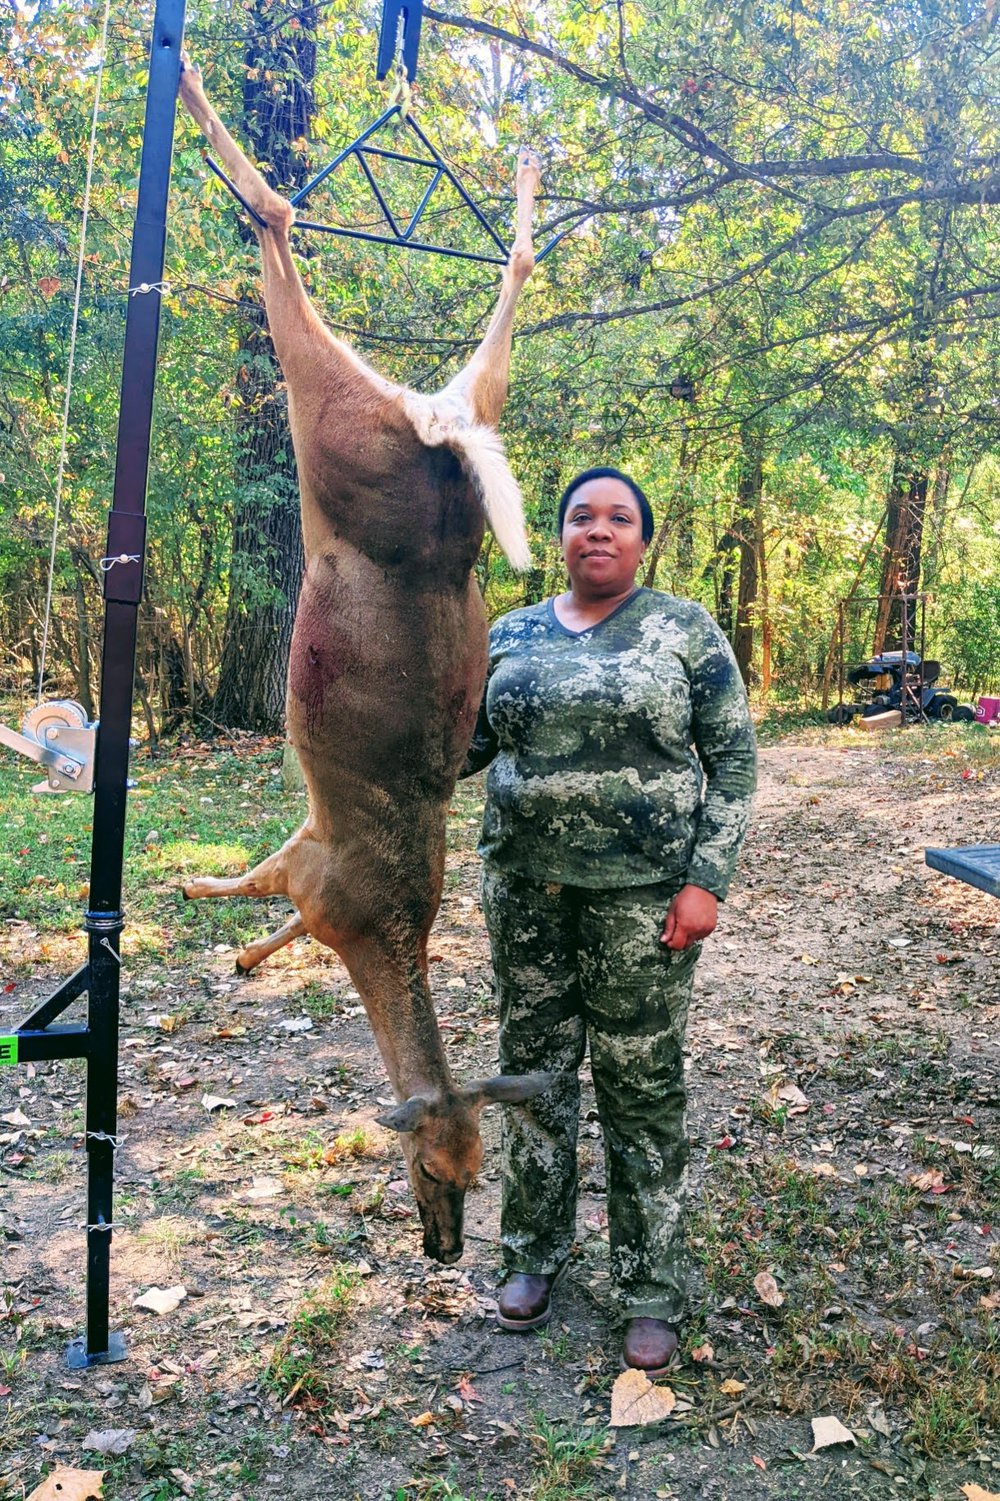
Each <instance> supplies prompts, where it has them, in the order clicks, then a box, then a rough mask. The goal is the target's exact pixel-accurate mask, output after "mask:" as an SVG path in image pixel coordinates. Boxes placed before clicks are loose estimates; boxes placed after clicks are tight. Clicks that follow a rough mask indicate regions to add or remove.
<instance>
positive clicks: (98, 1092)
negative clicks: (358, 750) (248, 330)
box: [0, 0, 185, 1370]
mask: <svg viewBox="0 0 1000 1501" xmlns="http://www.w3.org/2000/svg"><path fill="white" fill-rule="evenodd" d="M184 13H185V0H156V9H155V13H154V17H153V35H152V43H151V47H150V54H149V83H148V86H147V91H146V115H145V123H144V126H143V137H142V155H141V159H140V165H139V194H138V201H137V203H136V214H135V225H134V229H133V235H132V259H131V268H130V273H129V287H131V288H142V290H143V294H144V295H142V296H127V301H126V320H125V345H124V349H123V352H122V383H121V397H120V403H119V413H118V441H117V449H116V456H115V482H114V496H113V500H112V504H111V511H110V514H109V517H108V545H107V556H108V559H109V560H110V559H112V558H113V559H115V560H116V562H115V566H113V567H109V568H108V570H107V572H106V573H105V575H104V643H103V649H102V658H101V715H100V727H99V729H98V732H97V760H96V768H95V781H94V832H93V838H92V841H91V855H90V899H89V909H88V911H87V913H86V915H85V918H84V927H85V929H86V932H87V962H86V964H84V965H82V966H81V967H80V969H78V970H77V971H76V973H75V974H73V975H71V976H70V977H69V979H67V980H64V981H63V983H62V984H61V985H60V986H59V987H58V989H57V990H55V991H54V992H53V994H52V995H50V996H49V998H48V999H47V1000H45V1001H43V1002H42V1004H41V1005H40V1006H38V1007H36V1009H35V1010H34V1011H33V1012H32V1014H31V1015H30V1016H29V1017H28V1018H27V1020H26V1021H25V1022H23V1023H22V1025H21V1026H20V1027H19V1028H18V1029H17V1031H16V1032H14V1033H13V1034H11V1035H9V1036H4V1037H0V1064H17V1063H35V1062H40V1061H46V1062H47V1061H49V1060H51V1059H56V1058H83V1059H85V1060H86V1064H87V1114H86V1128H85V1129H86V1148H87V1220H86V1232H87V1294H86V1300H87V1327H86V1334H85V1336H84V1337H82V1338H79V1339H74V1340H71V1342H70V1345H69V1349H68V1351H67V1358H68V1361H69V1364H70V1366H71V1368H73V1369H74V1370H79V1369H83V1368H84V1367H87V1366H92V1365H104V1364H107V1363H108V1362H111V1361H117V1360H122V1359H124V1356H125V1345H124V1340H123V1338H122V1336H121V1335H120V1334H112V1333H111V1332H110V1330H109V1294H110V1273H111V1238H112V1234H113V1230H114V1225H113V1219H112V1201H113V1196H114V1169H115V1151H116V1149H117V1145H118V1141H117V1130H118V1019H119V1004H120V978H121V955H120V947H121V933H122V929H123V927H124V923H125V917H124V913H123V911H122V905H121V896H122V869H123V865H124V851H125V805H126V797H127V789H128V756H129V737H130V733H131V726H132V697H133V678H134V675H135V645H136V628H137V625H138V614H139V601H140V599H141V596H142V572H143V559H144V550H145V535H146V517H145V504H146V480H147V474H148V470H149V444H150V431H151V427H152V414H153V390H154V386H155V381H156V346H157V337H158V334H159V325H160V293H159V289H158V284H159V283H160V282H161V281H162V277H163V263H164V248H165V242H166V224H167V194H168V191H169V187H170V160H171V154H172V151H173V135H174V115H175V107H176V98H177V83H178V79H179V77H180V58H181V42H182V39H183V33H184ZM147 287H148V291H147V290H146V288H147ZM84 994H86V996H87V1021H86V1023H85V1024H80V1023H69V1024H60V1025H56V1024H55V1023H56V1020H57V1018H58V1017H60V1016H61V1015H62V1014H63V1012H64V1011H66V1010H67V1009H68V1007H69V1006H71V1005H72V1003H73V1002H74V1001H76V1000H78V999H79V998H80V997H81V996H82V995H84Z"/></svg>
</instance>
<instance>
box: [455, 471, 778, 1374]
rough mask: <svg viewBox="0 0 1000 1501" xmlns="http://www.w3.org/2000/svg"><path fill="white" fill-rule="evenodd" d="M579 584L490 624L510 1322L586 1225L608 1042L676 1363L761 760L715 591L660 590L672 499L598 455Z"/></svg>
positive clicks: (612, 1080)
mask: <svg viewBox="0 0 1000 1501" xmlns="http://www.w3.org/2000/svg"><path fill="white" fill-rule="evenodd" d="M559 533H560V540H561V545H562V554H563V558H564V559H565V563H566V569H567V572H568V574H569V585H570V586H569V589H568V590H567V592H566V593H564V594H560V595H557V596H556V598H554V599H550V600H547V601H545V602H544V603H542V604H540V605H532V606H529V607H528V608H527V609H523V610H515V611H513V612H512V613H511V614H509V615H505V616H504V617H503V618H502V619H500V620H498V621H497V622H496V624H495V625H494V626H493V629H492V631H491V633H490V662H489V675H488V678H487V684H486V691H485V694H484V697H483V704H482V708H481V710H480V715H479V721H478V724H477V727H476V734H475V737H474V739H473V743H472V747H471V749H470V752H469V759H468V762H467V764H466V767H465V769H464V774H466V775H468V774H470V773H471V772H473V771H477V770H479V769H480V768H481V767H483V766H486V765H490V763H492V764H491V765H490V773H489V778H488V781H487V798H486V813H485V818H484V823H483V834H482V841H481V843H480V854H481V855H482V857H483V861H484V875H483V906H484V911H485V914H486V923H487V927H488V929H489V934H490V943H491V947H492V951H493V963H494V967H495V971H496V979H497V990H498V997H499V1003H500V1060H501V1064H502V1067H503V1069H504V1071H505V1072H511V1073H526V1072H529V1071H532V1070H536V1069H548V1070H553V1071H555V1072H556V1074H557V1079H556V1082H555V1084H554V1085H553V1087H552V1088H551V1089H550V1090H549V1091H548V1092H547V1093H546V1094H543V1095H540V1096H539V1097H538V1098H537V1099H535V1100H533V1101H532V1102H531V1103H530V1104H529V1105H527V1106H524V1107H520V1108H517V1109H509V1110H507V1111H505V1122H504V1149H503V1178H504V1183H503V1207H502V1215H501V1241H502V1246H503V1256H504V1263H505V1266H506V1269H507V1280H506V1282H505V1284H504V1286H503V1288H502V1290H501V1294H500V1302H499V1313H498V1319H499V1322H500V1324H501V1326H502V1327H503V1328H504V1329H512V1330H524V1329H534V1328H538V1327H539V1326H541V1325H542V1324H544V1323H546V1322H547V1321H548V1319H549V1318H550V1316H551V1306H552V1304H551V1300H552V1291H553V1288H554V1286H555V1284H556V1282H557V1281H558V1279H559V1277H560V1275H561V1273H562V1271H563V1270H564V1269H565V1266H566V1264H567V1259H568V1257H569V1254H570V1250H571V1247H572V1243H573V1238H574V1231H575V1219H576V1187H577V1185H576V1139H577V1120H578V1111H579V1099H580V1085H579V1078H578V1070H579V1067H580V1064H581V1062H582V1060H583V1055H584V1051H585V1048H586V1045H587V1041H588V1038H589V1042H590V1058H591V1066H592V1071H593V1078H594V1089H595V1093H596V1095H597V1104H598V1110H599V1113H600V1118H601V1124H602V1127H603V1131H604V1141H605V1152H606V1159H607V1176H608V1225H609V1230H610V1240H611V1269H612V1273H613V1275H614V1278H615V1281H616V1283H617V1286H618V1292H619V1296H620V1298H621V1301H622V1304H623V1311H624V1314H625V1318H626V1332H625V1345H624V1355H623V1359H624V1363H625V1364H626V1365H630V1366H637V1367H639V1368H640V1369H643V1370H645V1371H647V1372H648V1373H649V1374H650V1375H653V1374H660V1373H662V1372H663V1370H664V1369H665V1368H666V1367H667V1366H668V1364H669V1363H670V1361H671V1358H672V1357H673V1355H674V1352H675V1350H676V1349H677V1341H678V1326H679V1323H680V1321H681V1319H682V1317H683V1313H684V1298H685V1280H686V1279H685V1268H684V1252H683V1223H682V1220H683V1208H684V1196H685V1187H686V1178H687V1158H688V1147H687V1140H686V1135H685V1124H684V1109H685V1090H684V1073H683V1060H682V1048H683V1041H684V1027H685V1021H686V1017H687V1009H688V1002H689V1000H690V996H691V983H692V977H693V973H694V967H695V963H696V961H697V958H698V954H699V952H700V950H701V941H702V939H704V938H706V937H707V936H708V935H709V934H710V933H711V932H712V931H713V929H714V928H715V924H716V916H717V907H718V902H719V901H720V900H722V899H723V898H724V897H725V895H726V891H727V889H728V886H729V882H730V879H731V877H732V873H733V866H734V864H735V861H736V856H737V854H738V851H739V848H740V845H741V844H742V841H743V837H744V834H745V832H746V826H747V820H748V816H749V809H750V800H751V797H752V794H753V788H754V782H755V769H756V756H755V746H754V734H753V727H752V724H751V721H750V714H749V710H748V707H747V701H746V694H745V692H744V690H743V684H742V682H741V680H740V676H739V672H738V670H737V667H736V663H735V661H734V659H733V655H732V652H731V651H730V649H729V646H728V644H727V642H726V640H725V637H724V636H723V635H722V632H721V631H720V630H719V628H718V626H717V625H716V624H715V622H714V621H713V620H712V618H711V616H710V615H709V614H708V613H707V611H706V610H704V609H703V608H702V607H701V606H700V605H697V604H694V603H691V602H690V601H687V600H679V599H674V598H672V597H671V596H670V595H668V594H662V593H659V592H658V591H654V590H651V589H645V588H641V587H637V586H636V583H635V575H636V570H637V569H638V567H639V564H640V563H641V561H642V557H643V554H644V553H645V550H646V547H647V545H648V544H649V541H650V539H651V537H652V535H653V517H652V512H651V510H650V507H649V503H648V501H647V499H646V497H645V495H643V493H642V491H641V490H640V489H639V487H638V485H636V484H635V483H634V482H633V481H632V480H631V479H629V478H628V477H627V476H626V475H624V474H622V473H620V471H618V470H616V469H607V468H601V469H589V470H587V471H585V472H584V473H583V474H580V475H577V477H576V479H574V480H573V481H572V483H571V484H570V485H569V486H568V487H567V489H566V492H565V494H564V495H563V497H562V501H561V503H560V507H559Z"/></svg>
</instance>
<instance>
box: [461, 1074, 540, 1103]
mask: <svg viewBox="0 0 1000 1501" xmlns="http://www.w3.org/2000/svg"><path fill="white" fill-rule="evenodd" d="M558 1077H559V1076H558V1074H497V1075H496V1077H495V1078H493V1079H478V1080H477V1081H476V1082H475V1083H474V1084H469V1085H467V1086H466V1088H465V1089H463V1090H462V1095H463V1097H464V1098H465V1099H466V1100H467V1101H468V1103H469V1104H470V1105H472V1106H479V1107H480V1108H481V1107H482V1106H483V1105H520V1104H522V1103H523V1101H525V1100H533V1099H534V1097H535V1095H538V1094H544V1093H545V1091H546V1090H547V1089H551V1088H552V1085H553V1084H554V1083H555V1082H556V1079H557V1078H558Z"/></svg>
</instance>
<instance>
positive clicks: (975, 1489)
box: [962, 1483, 1000, 1501]
mask: <svg viewBox="0 0 1000 1501" xmlns="http://www.w3.org/2000/svg"><path fill="white" fill-rule="evenodd" d="M962 1495H963V1496H965V1498H966V1501H1000V1496H998V1495H997V1493H996V1491H984V1490H983V1488H982V1486H981V1485H972V1484H971V1483H970V1484H969V1485H963V1486H962Z"/></svg>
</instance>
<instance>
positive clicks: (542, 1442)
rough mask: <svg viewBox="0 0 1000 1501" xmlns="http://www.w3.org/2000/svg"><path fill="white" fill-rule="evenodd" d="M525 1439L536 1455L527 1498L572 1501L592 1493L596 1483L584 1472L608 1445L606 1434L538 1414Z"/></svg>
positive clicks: (535, 1500) (542, 1500)
mask: <svg viewBox="0 0 1000 1501" xmlns="http://www.w3.org/2000/svg"><path fill="white" fill-rule="evenodd" d="M528 1442H529V1443H530V1445H531V1448H532V1450H533V1451H534V1455H535V1474H534V1475H533V1477H532V1480H531V1487H530V1490H529V1491H528V1498H529V1501H571V1498H576V1497H585V1496H592V1495H593V1494H594V1484H595V1482H594V1480H593V1479H592V1477H591V1476H589V1475H588V1473H587V1472H588V1470H590V1468H591V1467H592V1466H593V1465H594V1464H595V1462H596V1461H597V1460H599V1459H600V1458H601V1456H602V1455H603V1453H604V1451H605V1449H606V1448H607V1447H608V1438H607V1435H606V1434H605V1433H603V1432H596V1431H593V1430H591V1429H587V1428H575V1427H573V1426H572V1424H570V1423H564V1422H560V1421H557V1420H553V1419H550V1418H548V1417H546V1415H545V1414H544V1413H538V1414H537V1415H536V1417H535V1426H534V1430H533V1432H532V1433H530V1434H529V1436H528Z"/></svg>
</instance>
